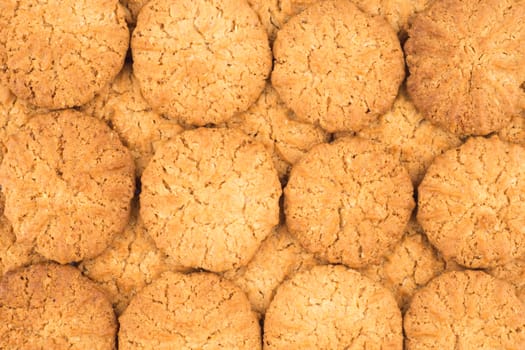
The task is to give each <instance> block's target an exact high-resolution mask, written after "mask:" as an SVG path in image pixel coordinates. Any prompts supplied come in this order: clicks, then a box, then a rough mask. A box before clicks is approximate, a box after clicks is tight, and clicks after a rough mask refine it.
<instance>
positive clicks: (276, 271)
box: [223, 226, 319, 316]
mask: <svg viewBox="0 0 525 350" xmlns="http://www.w3.org/2000/svg"><path fill="white" fill-rule="evenodd" d="M317 264H319V261H318V260H317V259H315V257H314V256H313V254H311V253H308V252H307V251H305V250H304V249H303V248H302V247H301V245H300V244H299V243H298V242H297V241H296V240H295V239H294V238H293V237H292V236H291V235H290V234H289V233H288V230H287V229H286V226H280V227H279V228H277V229H276V230H275V232H273V233H272V234H271V235H270V236H268V238H266V240H265V241H264V242H263V243H262V244H261V247H260V248H259V250H258V251H257V253H255V256H254V257H253V259H252V260H251V261H250V262H249V263H248V264H247V265H246V266H243V267H240V268H238V269H236V270H230V271H227V272H226V273H224V275H223V276H224V278H226V279H228V280H230V281H232V282H233V283H234V284H235V285H237V286H238V287H239V288H241V289H242V290H243V291H244V292H245V293H246V295H247V296H248V299H249V300H250V303H251V305H252V309H253V310H254V311H255V312H256V313H257V314H259V315H260V316H263V315H264V314H265V312H266V309H267V308H268V305H269V304H270V302H271V301H272V299H273V296H274V295H275V290H276V289H277V287H279V285H280V284H281V283H282V282H283V281H284V280H286V279H288V278H290V277H291V276H293V275H294V274H295V273H297V272H298V271H302V270H306V269H309V268H311V267H312V266H315V265H317Z"/></svg>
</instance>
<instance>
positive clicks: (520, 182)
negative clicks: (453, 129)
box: [417, 137, 525, 268]
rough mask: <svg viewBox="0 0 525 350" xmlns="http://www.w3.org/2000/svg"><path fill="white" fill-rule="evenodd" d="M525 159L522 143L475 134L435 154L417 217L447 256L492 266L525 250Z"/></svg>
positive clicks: (470, 264) (468, 263) (421, 188)
mask: <svg viewBox="0 0 525 350" xmlns="http://www.w3.org/2000/svg"><path fill="white" fill-rule="evenodd" d="M524 159H525V149H524V148H523V147H521V146H519V145H515V144H510V143H507V142H504V141H501V140H499V138H497V137H492V138H490V139H486V138H481V137H474V138H470V139H469V140H468V141H467V142H466V143H465V144H463V145H462V146H460V147H458V148H455V149H452V150H449V151H447V152H445V153H444V154H443V155H442V156H439V157H437V158H436V159H435V160H434V163H433V164H432V165H431V166H430V167H429V168H428V171H427V174H426V175H425V178H424V179H423V181H422V182H421V185H420V186H419V188H418V192H419V196H418V215H417V219H418V221H419V223H420V224H421V226H422V227H423V229H424V230H425V233H426V234H427V236H428V238H429V240H430V242H431V243H432V244H433V245H434V246H436V247H437V248H438V249H439V250H440V251H441V253H442V254H443V256H444V257H445V258H446V259H450V258H451V259H454V260H456V262H458V263H459V264H461V265H463V266H466V267H469V268H487V267H493V266H497V265H501V264H505V263H506V262H508V261H510V260H512V259H515V258H518V257H521V256H524V255H525V214H524V213H525V203H524V202H523V200H522V199H523V197H524V196H525V163H524V162H523V160H524Z"/></svg>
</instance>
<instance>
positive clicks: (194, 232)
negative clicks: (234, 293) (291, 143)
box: [140, 128, 281, 272]
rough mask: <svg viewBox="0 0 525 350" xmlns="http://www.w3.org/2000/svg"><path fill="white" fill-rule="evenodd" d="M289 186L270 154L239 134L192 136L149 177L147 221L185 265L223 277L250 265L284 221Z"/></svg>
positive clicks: (157, 158) (160, 156) (162, 153)
mask: <svg viewBox="0 0 525 350" xmlns="http://www.w3.org/2000/svg"><path fill="white" fill-rule="evenodd" d="M280 196H281V184H280V182H279V178H278V176H277V172H276V170H275V168H274V166H273V162H272V159H271V156H270V154H269V153H268V152H267V150H266V148H265V147H264V146H263V145H262V144H259V143H257V142H255V141H253V139H252V138H250V137H249V136H247V135H246V134H244V133H242V132H241V131H239V130H234V129H227V128H219V129H211V128H199V129H194V130H189V131H185V132H183V133H181V134H179V135H178V136H176V137H174V138H173V139H171V140H170V141H168V142H166V143H165V144H164V145H163V146H162V147H160V148H159V149H158V150H157V152H156V153H155V155H154V156H153V158H152V160H151V161H150V163H149V165H148V167H147V168H146V170H145V171H144V174H143V176H142V192H141V195H140V201H141V207H140V215H141V217H142V218H143V220H144V225H145V226H146V228H147V229H148V232H149V233H150V234H151V236H152V238H153V240H154V241H155V243H156V245H157V247H159V248H160V249H161V250H162V251H163V252H165V253H166V254H167V255H168V256H170V257H171V258H173V260H174V261H175V262H176V263H177V264H180V265H182V266H185V267H190V268H203V269H206V270H210V271H213V272H222V271H226V270H230V269H232V268H237V267H240V266H242V265H245V264H247V263H248V261H249V260H250V259H251V258H252V257H253V255H254V254H255V252H256V250H257V248H258V247H259V245H260V244H261V242H262V241H263V240H264V239H265V238H266V237H267V236H268V235H269V234H270V233H271V231H272V229H273V227H274V226H276V225H277V224H278V223H279V198H280Z"/></svg>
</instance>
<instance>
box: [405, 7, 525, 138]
mask: <svg viewBox="0 0 525 350" xmlns="http://www.w3.org/2000/svg"><path fill="white" fill-rule="evenodd" d="M524 21H525V2H523V1H514V0H481V1H478V0H462V1H460V0H444V1H434V2H433V3H432V5H431V6H429V7H428V8H427V10H425V11H423V12H421V13H419V14H417V15H416V16H415V17H414V19H413V21H412V26H411V27H410V29H409V31H408V35H409V38H408V40H407V42H406V44H405V54H406V61H407V65H408V69H409V71H410V75H409V77H408V80H407V86H408V92H409V94H410V96H411V97H412V99H413V100H414V104H415V106H416V108H417V109H418V110H419V111H421V112H422V113H423V115H424V116H425V118H427V119H429V120H430V121H431V122H433V123H435V124H437V125H440V126H442V127H443V128H446V129H448V130H450V131H451V132H454V133H456V134H459V135H486V134H489V133H491V132H494V131H498V130H500V129H502V128H503V127H504V126H505V125H506V124H507V123H509V122H510V120H511V118H512V116H514V115H516V114H518V113H519V112H520V111H521V110H522V109H524V108H525V89H523V83H524V82H525V27H524V26H523V25H522V24H523V22H524ZM480 28H483V30H480Z"/></svg>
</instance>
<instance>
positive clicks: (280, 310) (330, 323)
mask: <svg viewBox="0 0 525 350" xmlns="http://www.w3.org/2000/svg"><path fill="white" fill-rule="evenodd" d="M402 347H403V334H402V326H401V312H400V311H399V309H398V307H397V304H396V301H395V299H394V297H393V296H392V294H391V293H390V292H389V291H388V290H386V289H385V288H384V287H382V286H381V285H379V284H378V283H375V282H372V281H371V280H369V279H368V278H366V277H363V276H362V275H361V274H359V273H358V272H356V271H354V270H351V269H347V268H346V267H343V266H333V265H326V266H317V267H314V268H312V269H311V270H309V271H305V272H300V273H298V274H296V275H295V276H294V277H292V279H290V280H288V281H286V282H284V283H283V284H282V285H281V286H280V287H279V288H278V289H277V293H276V294H275V297H274V299H273V300H272V302H271V304H270V307H269V308H268V312H267V313H266V318H265V321H264V349H267V350H273V349H350V348H352V349H398V350H401V349H402Z"/></svg>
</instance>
